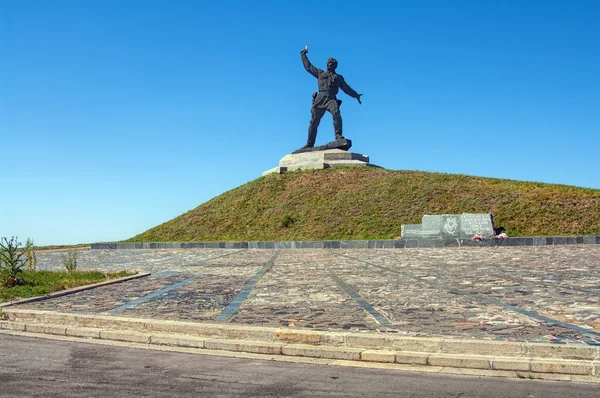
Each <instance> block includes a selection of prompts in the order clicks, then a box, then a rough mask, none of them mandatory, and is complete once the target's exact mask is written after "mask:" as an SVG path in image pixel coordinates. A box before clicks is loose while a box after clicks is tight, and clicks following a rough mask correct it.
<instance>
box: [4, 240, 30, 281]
mask: <svg viewBox="0 0 600 398" xmlns="http://www.w3.org/2000/svg"><path fill="white" fill-rule="evenodd" d="M19 246H21V242H19V241H18V240H17V238H16V237H15V236H13V237H11V238H10V239H8V238H6V237H2V238H0V284H2V286H5V287H12V286H16V285H20V284H21V283H22V281H21V279H20V278H19V275H20V274H21V273H22V272H23V268H24V267H25V261H24V260H23V259H22V257H23V255H24V254H25V253H26V252H27V247H25V250H23V249H19Z"/></svg>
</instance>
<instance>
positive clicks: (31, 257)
mask: <svg viewBox="0 0 600 398" xmlns="http://www.w3.org/2000/svg"><path fill="white" fill-rule="evenodd" d="M25 255H26V256H27V268H29V269H32V270H34V269H36V268H37V256H36V255H35V249H34V246H33V239H31V238H27V241H26V242H25Z"/></svg>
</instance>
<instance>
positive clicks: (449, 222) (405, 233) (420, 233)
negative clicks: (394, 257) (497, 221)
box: [400, 213, 494, 239]
mask: <svg viewBox="0 0 600 398" xmlns="http://www.w3.org/2000/svg"><path fill="white" fill-rule="evenodd" d="M400 228H401V234H402V237H404V238H420V239H423V238H442V239H471V238H472V237H473V236H474V235H482V236H484V237H487V238H490V237H492V236H493V235H494V224H493V220H492V215H491V214H471V213H463V214H440V215H429V214H426V215H424V216H423V219H422V224H405V225H402V226H401V227H400Z"/></svg>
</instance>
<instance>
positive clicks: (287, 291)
mask: <svg viewBox="0 0 600 398" xmlns="http://www.w3.org/2000/svg"><path fill="white" fill-rule="evenodd" d="M38 263H39V268H40V269H60V268H61V264H60V253H40V254H38ZM79 264H80V266H79V268H81V269H99V270H105V271H118V270H123V269H126V270H132V269H136V270H140V271H145V272H150V273H151V274H152V275H151V276H149V277H146V278H141V279H137V280H132V281H129V282H124V283H119V284H115V285H110V286H106V287H101V288H97V289H93V290H88V291H83V292H80V293H75V294H71V295H68V296H63V297H59V298H54V299H48V300H44V301H39V302H35V303H29V304H22V305H20V306H19V307H20V308H32V309H44V310H56V311H60V312H74V313H85V314H113V315H121V316H129V317H143V318H154V319H171V320H193V321H212V322H214V321H215V320H221V321H225V322H231V323H236V324H256V325H270V326H283V327H289V328H311V329H317V330H337V331H350V332H363V331H379V332H382V333H398V334H404V335H409V336H421V337H450V338H476V339H493V340H511V341H542V342H551V343H560V344H590V345H600V245H567V246H539V247H481V248H476V247H462V248H430V249H426V248H418V249H403V250H396V249H137V250H136V249H132V250H87V251H82V252H81V253H80V256H79Z"/></svg>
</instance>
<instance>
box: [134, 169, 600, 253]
mask: <svg viewBox="0 0 600 398" xmlns="http://www.w3.org/2000/svg"><path fill="white" fill-rule="evenodd" d="M460 213H492V214H493V215H494V221H495V223H496V226H503V227H504V228H506V232H507V233H508V235H509V236H544V235H546V236H552V235H555V236H556V235H600V190H597V189H588V188H579V187H574V186H566V185H554V184H543V183H532V182H520V181H511V180H502V179H495V178H484V177H472V176H466V175H455V174H441V173H429V172H420V171H393V170H385V169H376V168H366V167H365V168H333V169H326V170H309V171H303V172H292V173H286V174H281V175H278V174H272V175H269V176H266V177H261V178H258V179H256V180H254V181H251V182H249V183H247V184H244V185H242V186H240V187H238V188H235V189H232V190H231V191H228V192H225V193H224V194H222V195H220V196H217V197H216V198H214V199H212V200H210V201H208V202H206V203H204V204H202V205H200V206H198V207H197V208H195V209H193V210H191V211H189V212H187V213H185V214H183V215H181V216H179V217H176V218H174V219H173V220H171V221H168V222H165V223H164V224H162V225H159V226H157V227H154V228H152V229H149V230H148V231H146V232H144V233H142V234H139V235H137V236H135V237H133V238H131V239H129V240H128V241H130V242H161V241H162V242H166V241H198V242H202V241H272V240H275V241H286V240H326V239H393V238H397V237H398V236H399V235H400V225H401V224H418V223H420V222H421V218H422V217H423V215H424V214H460Z"/></svg>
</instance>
